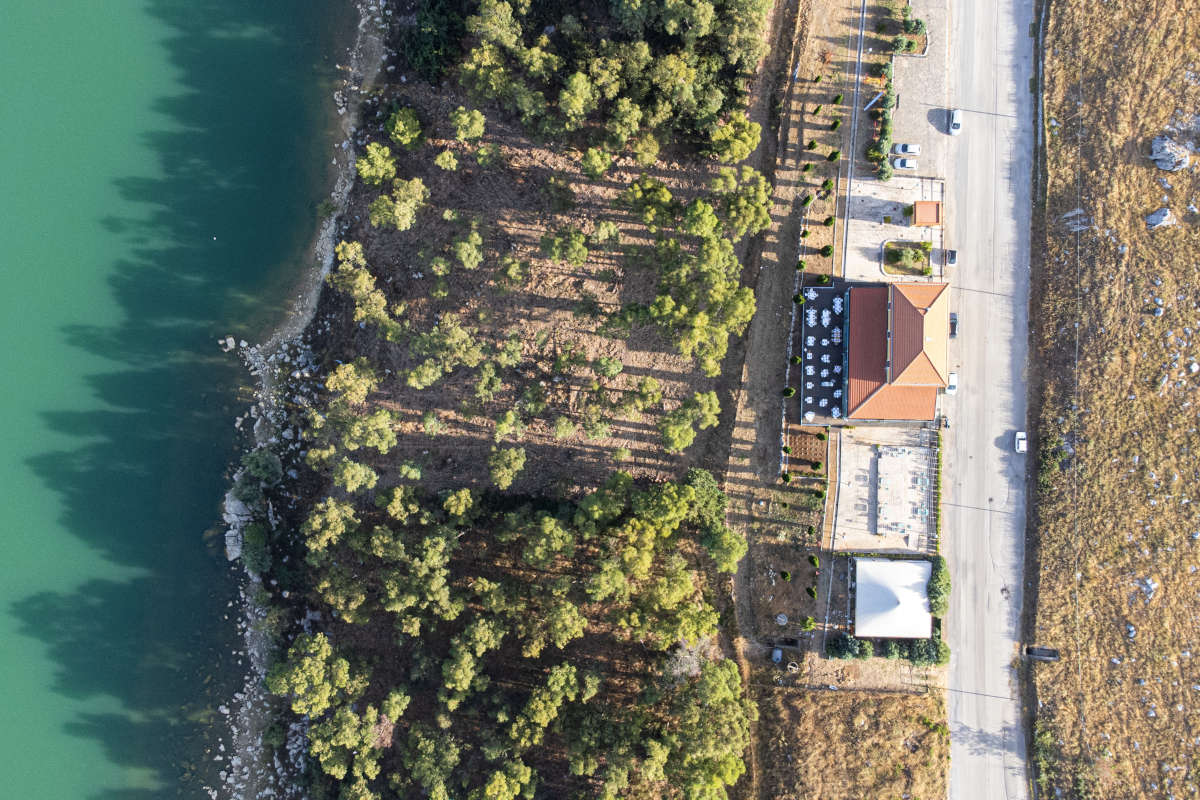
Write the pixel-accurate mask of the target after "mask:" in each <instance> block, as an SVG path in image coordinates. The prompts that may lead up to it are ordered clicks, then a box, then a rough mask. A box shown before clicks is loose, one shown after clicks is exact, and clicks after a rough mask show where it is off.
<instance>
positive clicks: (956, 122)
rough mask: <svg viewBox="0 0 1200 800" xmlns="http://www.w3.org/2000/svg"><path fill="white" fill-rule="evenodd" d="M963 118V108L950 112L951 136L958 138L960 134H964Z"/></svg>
mask: <svg viewBox="0 0 1200 800" xmlns="http://www.w3.org/2000/svg"><path fill="white" fill-rule="evenodd" d="M962 117H963V113H962V109H961V108H954V109H951V110H950V125H949V130H950V135H951V136H958V135H959V134H960V133H962V127H963V118H962Z"/></svg>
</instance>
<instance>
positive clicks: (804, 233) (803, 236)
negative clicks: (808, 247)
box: [800, 228, 812, 239]
mask: <svg viewBox="0 0 1200 800" xmlns="http://www.w3.org/2000/svg"><path fill="white" fill-rule="evenodd" d="M810 233H812V231H810V230H809V229H808V228H805V229H804V230H802V231H800V238H801V239H807V238H808V234H810Z"/></svg>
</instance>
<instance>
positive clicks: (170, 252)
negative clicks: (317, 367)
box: [0, 0, 355, 800]
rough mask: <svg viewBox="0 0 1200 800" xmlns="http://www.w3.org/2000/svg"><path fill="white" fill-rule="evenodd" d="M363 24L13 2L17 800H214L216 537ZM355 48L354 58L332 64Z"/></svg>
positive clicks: (302, 11)
mask: <svg viewBox="0 0 1200 800" xmlns="http://www.w3.org/2000/svg"><path fill="white" fill-rule="evenodd" d="M354 19H355V17H354V15H353V13H352V11H351V9H350V6H349V3H347V2H345V1H344V0H339V1H338V2H333V3H322V4H317V3H296V2H294V1H289V0H265V1H264V0H257V1H256V2H253V3H247V2H244V0H207V1H206V0H171V1H169V2H168V1H167V0H145V1H143V2H133V1H132V0H119V1H118V0H114V1H113V2H104V3H100V2H69V3H68V2H65V0H39V2H27V3H8V4H6V5H5V13H4V24H3V25H0V98H2V101H0V109H3V110H2V111H0V134H2V137H0V142H2V143H3V144H2V146H0V185H2V186H3V191H0V259H3V265H4V269H3V278H4V280H3V285H2V287H0V310H2V313H0V341H3V345H4V346H3V347H2V348H0V375H3V390H2V391H0V419H2V420H3V421H4V429H3V433H0V442H2V446H0V485H2V486H3V487H4V492H3V495H2V497H3V502H0V535H2V536H3V542H4V549H3V557H2V558H0V642H2V643H3V646H2V647H0V676H2V677H0V680H2V681H3V682H2V683H0V686H2V687H3V689H2V691H0V709H2V713H0V720H2V722H0V775H3V776H4V789H3V791H2V792H0V794H3V796H5V797H24V798H42V797H45V798H50V797H54V798H64V799H68V798H69V799H70V800H93V799H99V798H104V799H105V800H108V799H109V798H112V800H116V798H122V799H125V798H135V799H136V798H150V797H155V798H158V797H176V796H184V797H193V796H202V793H201V792H200V788H199V781H198V780H191V779H189V778H188V777H187V775H188V773H189V771H190V769H192V768H195V767H200V769H201V771H202V772H203V770H204V769H206V768H207V767H205V766H204V765H205V764H208V765H211V763H212V762H211V761H210V760H206V759H203V756H202V753H203V750H204V748H205V747H206V746H209V745H210V744H212V743H213V737H214V736H216V735H219V734H220V732H221V727H222V726H221V725H220V724H219V723H220V719H221V718H220V715H219V714H218V713H217V711H216V710H215V709H216V706H217V704H219V703H221V702H223V701H224V700H226V699H227V697H228V694H229V692H230V691H232V689H231V687H233V686H234V685H235V684H236V682H237V679H238V678H239V676H240V671H239V668H238V664H237V661H236V656H230V655H229V653H230V651H231V650H232V649H233V648H234V647H236V639H235V636H234V630H233V627H232V622H231V621H229V620H227V619H225V616H226V615H229V616H232V612H231V609H228V608H227V607H226V605H227V603H229V602H230V601H231V600H232V599H233V592H234V586H233V580H232V578H231V572H230V570H229V568H228V566H227V564H226V562H225V560H224V557H223V554H222V552H221V546H220V545H221V538H220V535H219V532H218V531H217V528H216V526H217V523H218V520H219V506H218V503H219V500H220V497H221V495H222V493H223V490H224V487H225V484H226V471H227V467H228V465H229V463H230V461H231V459H232V458H233V457H234V452H235V448H236V447H237V446H238V445H239V440H238V438H237V434H236V432H235V431H234V429H233V424H232V423H233V419H234V417H235V416H236V415H237V414H239V413H242V411H244V408H245V405H246V397H245V395H244V394H242V395H240V396H239V389H242V388H243V387H244V385H245V384H246V383H247V381H248V378H247V376H246V374H245V373H244V372H243V371H242V370H241V369H240V367H239V366H238V364H237V362H236V361H235V360H234V358H233V357H232V355H225V354H223V353H221V352H220V351H219V350H218V349H217V347H216V339H217V338H218V336H221V335H224V334H227V333H232V334H233V335H234V336H235V337H238V338H246V339H248V340H256V339H261V338H263V337H264V334H265V332H266V331H267V330H269V328H270V327H272V326H273V325H274V324H277V323H278V321H279V320H280V319H281V317H282V315H283V313H284V312H285V310H286V308H287V307H288V306H289V305H290V303H289V296H290V294H291V293H292V292H294V291H295V290H296V286H297V283H298V277H299V276H300V274H301V273H302V271H303V269H304V267H305V266H306V262H307V255H306V248H307V245H308V239H309V237H310V236H311V234H312V232H313V231H314V229H315V227H316V212H315V206H316V203H317V201H318V200H319V199H320V198H321V196H322V192H323V191H324V189H325V182H326V180H327V175H326V169H327V167H328V165H329V158H330V147H331V144H332V142H331V139H330V136H331V135H332V130H333V121H332V120H331V119H330V114H329V110H330V108H331V102H330V99H329V97H330V92H331V91H332V84H333V81H335V80H336V79H337V78H338V77H340V73H339V72H337V70H336V69H335V66H334V65H335V63H336V62H337V61H339V60H341V61H342V62H344V61H345V53H344V48H345V46H346V44H347V43H348V42H349V41H350V38H349V37H350V34H351V33H352V28H353V23H354ZM338 48H340V49H338Z"/></svg>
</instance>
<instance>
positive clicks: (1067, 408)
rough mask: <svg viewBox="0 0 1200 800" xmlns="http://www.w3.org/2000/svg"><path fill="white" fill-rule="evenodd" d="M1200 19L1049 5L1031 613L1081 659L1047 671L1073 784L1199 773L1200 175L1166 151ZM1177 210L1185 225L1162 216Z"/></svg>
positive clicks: (1190, 76) (1093, 790)
mask: <svg viewBox="0 0 1200 800" xmlns="http://www.w3.org/2000/svg"><path fill="white" fill-rule="evenodd" d="M1198 17H1200V4H1198V3H1196V2H1195V1H1194V0H1179V2H1175V3H1170V4H1160V5H1157V6H1145V5H1143V4H1137V3H1133V2H1128V1H1127V0H1124V1H1120V2H1113V3H1107V4H1105V5H1104V6H1103V8H1102V10H1101V9H1098V8H1097V7H1096V6H1095V5H1094V4H1089V3H1083V2H1078V0H1068V1H1067V2H1061V3H1054V4H1052V6H1051V8H1050V20H1049V28H1048V30H1047V35H1046V41H1045V81H1046V82H1045V118H1046V131H1045V133H1046V138H1047V145H1046V173H1047V178H1048V184H1047V196H1046V204H1045V208H1044V217H1043V219H1042V221H1041V222H1042V227H1043V229H1042V230H1041V231H1040V233H1042V234H1043V238H1042V240H1041V242H1040V244H1041V245H1042V253H1041V254H1040V255H1041V259H1040V262H1039V263H1036V276H1035V286H1034V290H1035V300H1034V308H1035V310H1036V311H1037V313H1038V315H1039V316H1040V320H1039V324H1038V325H1037V326H1036V327H1035V330H1034V340H1033V346H1034V348H1035V349H1036V351H1037V352H1038V353H1039V356H1040V357H1039V358H1038V359H1037V361H1036V362H1035V363H1038V364H1040V365H1041V368H1040V370H1039V372H1040V374H1039V375H1037V376H1036V379H1035V380H1033V381H1031V384H1032V386H1031V388H1032V392H1033V396H1034V397H1035V398H1040V400H1041V412H1040V417H1039V419H1038V425H1039V431H1038V447H1037V453H1038V459H1039V469H1038V472H1039V484H1040V486H1041V489H1042V491H1041V492H1040V494H1039V500H1038V508H1037V513H1036V516H1035V521H1036V525H1037V531H1038V540H1037V547H1038V553H1037V562H1038V567H1037V569H1038V572H1037V592H1036V621H1035V622H1033V623H1032V626H1031V627H1032V633H1033V635H1034V636H1035V638H1036V639H1037V642H1038V643H1039V644H1043V645H1048V646H1052V647H1057V648H1059V649H1060V650H1061V651H1062V652H1063V660H1062V661H1061V662H1059V663H1057V664H1048V665H1041V664H1039V665H1037V666H1036V667H1034V668H1033V669H1034V678H1035V687H1036V693H1037V699H1038V703H1039V705H1040V706H1041V711H1040V713H1039V714H1038V718H1037V729H1036V730H1037V732H1036V733H1035V737H1034V745H1033V749H1032V753H1033V760H1034V761H1035V763H1036V765H1037V766H1038V772H1039V781H1040V783H1041V785H1042V787H1043V789H1044V790H1053V791H1056V792H1061V793H1062V795H1061V796H1064V797H1067V796H1070V797H1095V798H1124V797H1131V796H1138V797H1183V796H1187V797H1191V796H1194V795H1195V794H1196V793H1197V791H1198V787H1200V779H1198V777H1197V775H1196V773H1195V764H1196V763H1197V762H1196V759H1197V754H1198V752H1200V740H1198V739H1197V728H1198V721H1200V717H1198V714H1200V693H1197V691H1196V690H1195V687H1196V686H1197V685H1200V669H1198V668H1197V665H1196V654H1197V653H1200V634H1198V633H1197V631H1198V630H1200V627H1198V625H1197V614H1196V602H1197V601H1196V598H1197V596H1198V592H1200V569H1198V567H1197V564H1198V562H1200V552H1198V548H1200V541H1198V539H1200V535H1198V534H1197V531H1200V512H1198V511H1197V508H1196V505H1195V503H1196V502H1197V500H1200V498H1198V497H1196V496H1195V494H1196V492H1195V481H1196V479H1197V478H1198V477H1200V452H1197V449H1196V448H1197V444H1198V443H1200V439H1198V437H1197V427H1196V413H1197V408H1196V402H1197V400H1198V399H1200V392H1198V391H1197V385H1198V380H1200V377H1198V375H1197V373H1198V372H1200V367H1193V364H1196V362H1197V360H1198V359H1200V347H1198V346H1197V343H1196V342H1195V337H1196V336H1200V264H1198V263H1197V252H1198V250H1200V231H1198V228H1197V226H1196V221H1197V217H1196V213H1195V211H1194V209H1195V203H1196V202H1197V200H1198V199H1200V175H1198V173H1197V171H1196V169H1195V167H1194V166H1192V167H1189V168H1186V169H1184V170H1182V171H1179V172H1168V171H1165V170H1160V169H1158V168H1156V167H1155V166H1154V164H1153V163H1151V162H1150V161H1149V159H1148V155H1149V152H1150V142H1151V140H1152V139H1153V138H1154V137H1155V136H1157V135H1159V134H1161V133H1163V131H1164V130H1166V129H1168V128H1169V127H1170V126H1171V125H1173V124H1175V125H1178V123H1179V122H1181V121H1186V120H1185V118H1190V117H1191V115H1194V114H1197V113H1200V79H1197V68H1198V64H1200V47H1198V44H1197V43H1198V41H1200V38H1198V30H1197V26H1196V20H1197V18H1198ZM1181 138H1184V139H1186V138H1188V137H1187V136H1186V135H1184V136H1182V137H1181ZM1196 139H1200V137H1196V138H1194V139H1193V141H1195V140H1196ZM1192 160H1193V162H1194V161H1195V156H1193V157H1192ZM1162 207H1167V208H1170V209H1171V210H1172V212H1173V214H1174V215H1175V216H1176V218H1177V219H1178V220H1179V222H1178V223H1177V224H1176V225H1174V226H1171V227H1164V228H1161V229H1159V230H1154V231H1151V230H1148V229H1147V224H1146V222H1145V220H1144V218H1145V217H1146V215H1148V214H1150V213H1151V212H1153V211H1155V210H1157V209H1159V208H1162ZM1037 244H1038V240H1037V238H1036V237H1035V254H1036V252H1037V250H1038V249H1039V248H1038V247H1037ZM1035 262H1037V259H1036V255H1035ZM1031 455H1033V454H1032V453H1031Z"/></svg>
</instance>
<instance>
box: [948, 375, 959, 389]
mask: <svg viewBox="0 0 1200 800" xmlns="http://www.w3.org/2000/svg"><path fill="white" fill-rule="evenodd" d="M957 391H958V373H957V372H951V373H950V379H949V380H948V381H946V394H954V393H955V392H957Z"/></svg>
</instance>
